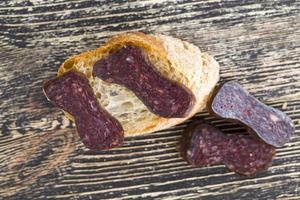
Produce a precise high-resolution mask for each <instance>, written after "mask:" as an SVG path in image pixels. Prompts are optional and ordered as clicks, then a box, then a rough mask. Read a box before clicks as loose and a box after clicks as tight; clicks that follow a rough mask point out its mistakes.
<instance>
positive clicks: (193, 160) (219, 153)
mask: <svg viewBox="0 0 300 200" xmlns="http://www.w3.org/2000/svg"><path fill="white" fill-rule="evenodd" d="M226 145H227V138H226V137H225V136H224V134H223V133H222V132H221V131H219V130H218V129H216V128H214V127H213V126H210V125H208V124H205V123H199V124H196V125H192V126H190V127H188V129H187V130H186V131H185V134H184V137H183V139H182V151H181V152H182V153H183V157H184V158H185V159H186V160H187V162H188V163H190V164H191V165H193V166H209V165H215V164H221V163H222V158H223V157H224V156H225V155H226V153H227V152H226V150H227V147H226Z"/></svg>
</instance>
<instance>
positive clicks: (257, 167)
mask: <svg viewBox="0 0 300 200" xmlns="http://www.w3.org/2000/svg"><path fill="white" fill-rule="evenodd" d="M180 149H181V153H182V155H183V157H184V158H185V159H186V161H187V162H188V163H190V164H192V165H193V166H199V167H201V166H210V165H216V164H225V165H226V166H227V167H228V168H229V169H230V170H232V171H234V172H236V173H239V174H242V175H246V176H250V175H254V174H256V173H258V172H260V171H262V170H265V169H267V168H268V167H269V166H270V165H271V163H272V159H273V157H274V155H275V149H274V147H272V146H271V145H268V144H266V143H264V142H262V141H260V140H258V139H257V138H254V137H252V136H250V135H238V136H237V135H231V136H226V135H224V134H223V133H222V132H221V131H220V130H218V129H217V128H215V127H213V126H211V125H209V124H207V123H204V122H199V123H197V124H194V125H192V126H189V127H188V128H187V130H186V132H185V134H184V137H183V139H182V141H181V148H180Z"/></svg>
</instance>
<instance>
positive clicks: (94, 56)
mask: <svg viewBox="0 0 300 200" xmlns="http://www.w3.org/2000/svg"><path fill="white" fill-rule="evenodd" d="M127 45H134V46H138V47H141V48H143V49H144V50H145V51H146V52H147V54H148V56H149V57H150V61H151V62H154V63H155V64H154V66H155V67H158V65H159V71H160V72H161V73H162V74H163V75H166V76H167V77H168V78H170V79H173V80H175V81H177V82H178V83H180V84H183V85H184V86H186V87H187V88H189V89H191V91H192V92H193V93H194V94H195V97H196V105H195V106H194V108H193V110H192V111H191V112H190V114H189V115H188V116H187V117H186V118H162V117H159V116H157V115H154V114H152V113H151V112H150V111H147V112H146V113H141V109H142V110H143V106H144V105H143V103H142V102H139V100H138V99H137V98H136V97H133V94H131V93H132V92H131V91H123V92H121V93H120V94H118V95H120V96H119V97H120V98H118V99H114V98H112V97H103V98H102V97H101V99H100V98H98V100H99V103H100V104H101V105H102V106H103V107H104V108H105V109H107V111H108V112H110V113H111V114H112V115H113V116H114V117H116V118H117V119H118V120H119V121H120V122H121V124H122V126H123V128H124V131H125V132H124V135H125V136H133V135H140V134H145V133H151V132H154V131H158V130H162V129H166V128H169V127H171V126H174V125H176V124H179V123H181V122H183V121H185V120H187V119H188V118H190V117H192V116H193V115H194V114H195V113H196V112H198V111H201V110H202V109H203V108H204V107H205V105H206V102H207V99H208V98H209V96H210V92H211V91H212V89H213V87H214V86H215V84H216V83H217V81H218V79H219V74H218V72H219V66H218V64H217V63H216V61H215V60H214V59H213V58H212V57H210V56H209V55H206V54H202V53H201V52H200V50H199V48H197V47H196V46H194V45H192V44H190V43H187V42H183V41H181V40H178V39H175V38H172V37H169V36H163V35H146V34H144V33H140V32H135V33H124V34H121V35H117V36H114V37H112V38H111V39H109V40H108V41H107V42H106V43H105V44H104V45H103V46H102V47H100V48H98V49H95V50H92V51H87V52H84V53H81V54H79V55H76V56H73V57H71V58H69V59H67V60H66V61H65V62H64V63H63V64H62V65H61V66H60V68H59V70H58V76H60V75H62V74H63V73H65V72H67V71H69V70H71V69H72V70H78V71H80V72H82V73H84V74H85V75H86V76H87V78H88V79H89V80H90V83H91V84H93V85H92V87H93V89H94V91H95V93H96V92H101V96H102V94H103V95H105V93H109V92H108V91H109V88H110V89H111V88H114V89H115V88H116V87H121V86H113V85H110V86H108V85H107V83H105V82H103V81H101V80H100V79H99V80H98V79H97V78H93V76H92V70H93V69H92V68H93V66H94V64H95V63H96V62H97V61H98V60H99V59H101V58H103V57H105V56H107V55H108V54H109V53H111V52H114V51H116V50H118V49H120V48H122V47H124V46H127ZM102 86H103V87H104V88H105V89H104V90H102V89H101V87H102ZM107 87H109V88H107ZM118 89H120V88H118ZM107 98H108V100H109V101H110V102H109V105H108V104H106V103H105V100H107ZM120 99H122V101H120ZM116 100H117V101H116ZM126 101H129V102H132V103H133V104H134V105H135V110H134V113H133V115H131V118H127V117H121V115H122V114H126V112H128V110H124V109H123V110H122V108H120V107H119V106H122V105H123V103H124V102H125V103H126ZM111 105H112V106H111ZM114 108H118V109H114ZM65 115H66V117H67V118H69V119H70V120H73V121H74V119H73V117H72V115H70V114H68V113H66V112H65ZM136 124H138V126H137V125H136Z"/></svg>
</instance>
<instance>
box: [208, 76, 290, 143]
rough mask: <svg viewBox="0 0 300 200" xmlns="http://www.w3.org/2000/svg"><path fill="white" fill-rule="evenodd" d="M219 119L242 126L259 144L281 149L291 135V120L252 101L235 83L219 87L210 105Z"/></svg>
mask: <svg viewBox="0 0 300 200" xmlns="http://www.w3.org/2000/svg"><path fill="white" fill-rule="evenodd" d="M211 110H212V112H213V113H215V114H216V115H218V116H219V117H222V118H225V119H231V120H236V121H238V122H240V123H242V124H244V125H246V126H247V127H248V128H249V129H250V130H252V131H250V133H256V134H257V136H259V137H260V138H261V139H262V140H263V141H265V142H266V143H268V144H270V145H272V146H274V147H282V146H283V145H284V144H285V143H287V142H288V141H289V140H290V138H291V136H292V135H293V134H294V132H295V127H294V124H293V122H292V120H291V119H290V118H289V117H288V116H287V115H286V114H284V113H283V112H282V111H280V110H277V109H275V108H272V107H270V106H267V105H265V104H263V103H262V102H260V101H259V100H257V99H256V98H254V97H253V96H252V95H250V94H249V93H248V91H246V90H245V89H244V88H243V87H242V86H241V85H240V84H239V83H237V82H235V81H229V82H227V83H225V84H223V85H222V86H221V88H220V89H219V91H218V92H217V94H216V95H215V97H214V98H213V101H212V104H211Z"/></svg>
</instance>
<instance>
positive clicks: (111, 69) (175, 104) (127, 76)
mask: <svg viewBox="0 0 300 200" xmlns="http://www.w3.org/2000/svg"><path fill="white" fill-rule="evenodd" d="M93 75H94V76H97V77H98V78H100V79H102V80H104V81H107V82H111V83H116V84H120V85H123V86H125V87H126V88H128V89H129V90H131V91H132V92H134V94H135V95H136V96H137V97H138V98H139V99H140V100H141V101H142V102H143V103H144V104H145V105H146V106H147V107H148V109H149V110H150V111H151V112H153V113H154V114H157V115H159V116H161V117H166V118H177V117H178V118H181V117H186V116H187V115H188V114H189V111H190V110H191V108H192V107H193V105H194V103H195V98H194V95H193V94H192V92H191V91H190V90H188V89H187V88H186V87H184V86H183V85H180V84H179V83H177V82H175V81H172V80H169V79H167V78H165V77H164V76H162V74H160V73H159V72H158V71H157V70H156V69H155V68H154V66H153V64H151V62H150V61H149V59H148V57H147V55H146V53H145V51H144V50H143V49H141V48H139V47H136V46H127V47H123V48H121V49H119V50H117V51H116V52H113V53H111V54H109V55H108V56H107V57H105V58H102V59H100V60H99V61H97V62H96V63H95V65H94V68H93Z"/></svg>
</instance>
